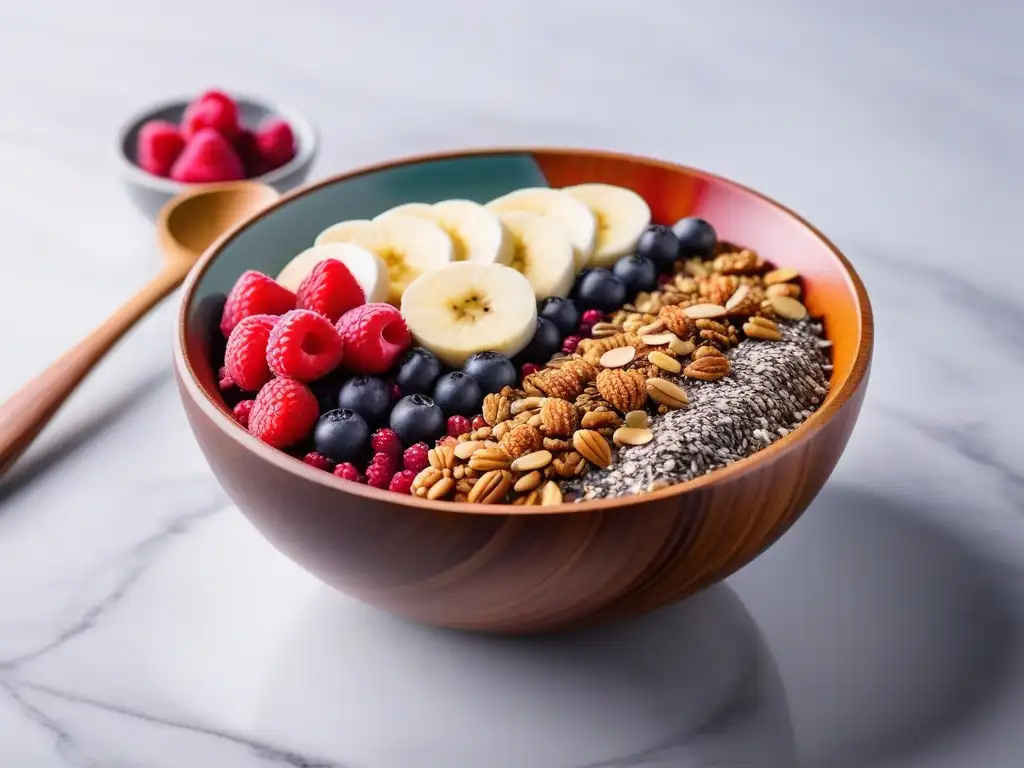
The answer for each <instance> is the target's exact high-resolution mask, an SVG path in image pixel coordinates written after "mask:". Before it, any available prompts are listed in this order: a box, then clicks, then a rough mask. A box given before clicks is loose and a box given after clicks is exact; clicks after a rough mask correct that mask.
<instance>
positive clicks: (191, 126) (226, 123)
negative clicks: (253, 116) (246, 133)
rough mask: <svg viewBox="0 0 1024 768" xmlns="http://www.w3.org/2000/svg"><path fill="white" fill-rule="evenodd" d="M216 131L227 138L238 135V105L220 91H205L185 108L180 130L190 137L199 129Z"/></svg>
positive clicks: (239, 127)
mask: <svg viewBox="0 0 1024 768" xmlns="http://www.w3.org/2000/svg"><path fill="white" fill-rule="evenodd" d="M204 129H210V130H213V131H216V132H217V133H218V134H220V135H221V136H223V137H224V138H225V139H227V140H229V141H230V140H231V139H233V138H235V136H237V135H238V132H239V131H240V130H241V126H240V125H239V122H238V105H237V104H236V103H235V100H234V99H232V98H231V97H230V96H228V95H227V94H226V93H224V92H222V91H207V92H206V93H204V94H202V95H201V96H200V97H199V98H198V99H196V100H195V101H193V102H192V103H191V104H189V105H188V106H187V107H186V108H185V114H184V115H183V116H182V118H181V131H182V133H184V134H185V138H186V139H191V138H192V137H193V136H195V135H196V134H197V133H199V132H200V131H201V130H204Z"/></svg>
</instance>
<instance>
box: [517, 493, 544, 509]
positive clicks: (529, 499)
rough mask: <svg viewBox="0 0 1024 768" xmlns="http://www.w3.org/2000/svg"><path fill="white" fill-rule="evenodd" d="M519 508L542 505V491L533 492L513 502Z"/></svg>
mask: <svg viewBox="0 0 1024 768" xmlns="http://www.w3.org/2000/svg"><path fill="white" fill-rule="evenodd" d="M512 504H513V505H515V506H517V507H536V506H537V505H539V504H540V491H537V490H533V491H530V492H529V493H527V494H526V495H525V496H520V497H519V498H518V499H516V500H515V501H513V502H512Z"/></svg>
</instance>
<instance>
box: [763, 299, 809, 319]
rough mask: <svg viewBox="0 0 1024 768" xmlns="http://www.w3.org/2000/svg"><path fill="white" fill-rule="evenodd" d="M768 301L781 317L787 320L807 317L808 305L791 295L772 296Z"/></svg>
mask: <svg viewBox="0 0 1024 768" xmlns="http://www.w3.org/2000/svg"><path fill="white" fill-rule="evenodd" d="M768 301H769V303H770V304H771V307H772V309H774V310H775V313H776V314H777V315H778V316H779V317H784V318H786V319H787V320H803V319H804V318H805V317H807V307H805V306H804V305H803V304H801V303H800V302H799V301H797V300H796V299H791V298H790V297H789V296H772V297H770V298H769V299H768Z"/></svg>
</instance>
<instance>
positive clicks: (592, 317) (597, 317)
mask: <svg viewBox="0 0 1024 768" xmlns="http://www.w3.org/2000/svg"><path fill="white" fill-rule="evenodd" d="M602 320H604V312H602V311H601V310H600V309H588V310H587V311H586V312H584V313H583V317H581V318H580V322H581V323H584V324H585V325H589V326H590V327H591V328H593V327H594V326H595V325H597V324H598V323H600V322H601V321H602Z"/></svg>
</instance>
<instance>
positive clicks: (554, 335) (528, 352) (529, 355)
mask: <svg viewBox="0 0 1024 768" xmlns="http://www.w3.org/2000/svg"><path fill="white" fill-rule="evenodd" d="M561 349H562V334H561V333H559V332H558V328H556V327H555V324H554V323H553V322H551V321H550V320H548V319H547V318H545V317H538V318H537V329H536V330H535V331H534V332H533V338H532V339H530V343H529V344H527V345H526V349H524V350H523V351H522V352H520V353H519V355H518V360H520V361H521V362H524V363H546V362H547V361H548V360H550V359H551V357H552V355H554V354H556V353H557V352H559V351H560V350H561Z"/></svg>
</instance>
